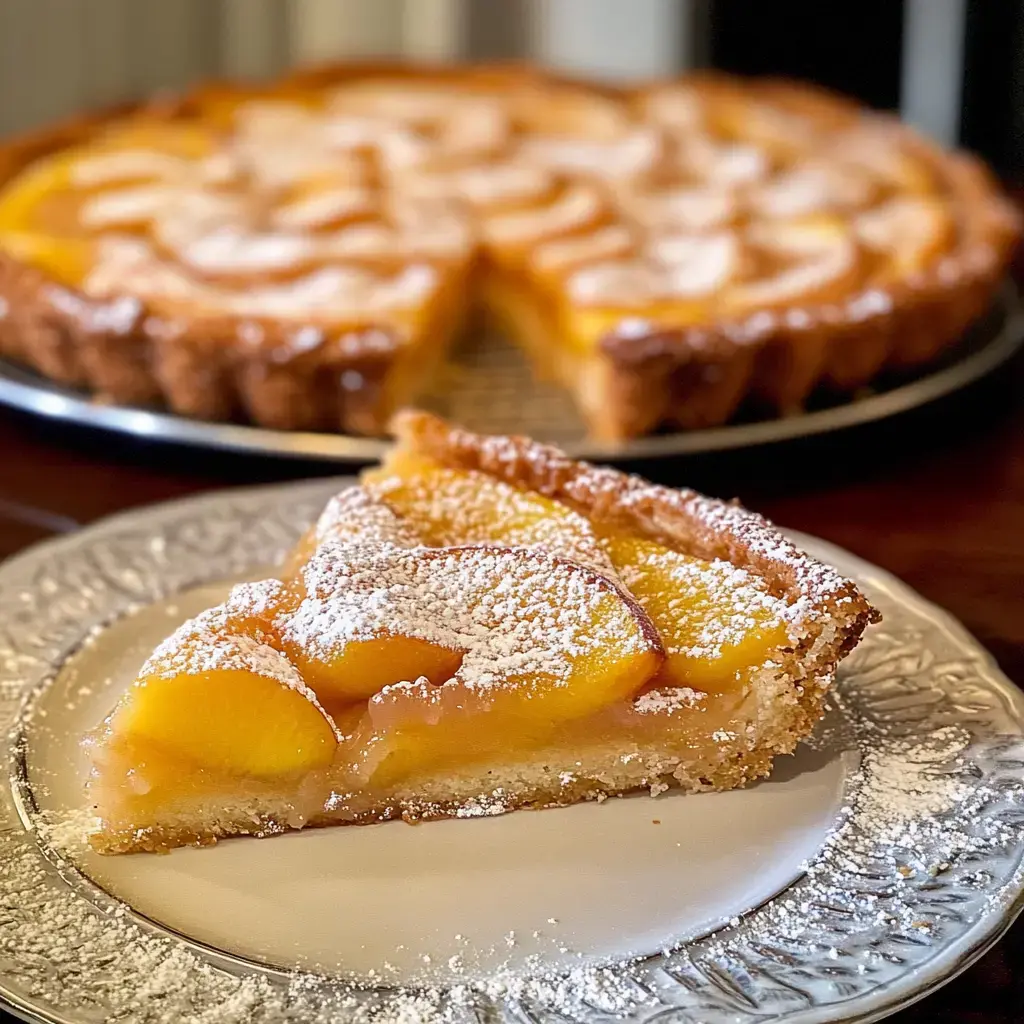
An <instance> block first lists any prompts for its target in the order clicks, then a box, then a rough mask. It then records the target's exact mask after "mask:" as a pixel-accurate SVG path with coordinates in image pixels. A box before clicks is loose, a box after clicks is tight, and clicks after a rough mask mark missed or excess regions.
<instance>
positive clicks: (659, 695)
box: [633, 686, 707, 715]
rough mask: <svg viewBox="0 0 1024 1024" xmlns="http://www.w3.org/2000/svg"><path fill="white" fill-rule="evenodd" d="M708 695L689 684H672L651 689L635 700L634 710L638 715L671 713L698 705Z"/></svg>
mask: <svg viewBox="0 0 1024 1024" xmlns="http://www.w3.org/2000/svg"><path fill="white" fill-rule="evenodd" d="M706 697H707V694H706V693H702V692H701V691H699V690H691V689H690V687H688V686H672V687H668V688H666V689H664V690H649V691H648V692H647V693H642V694H640V696H639V697H637V698H636V700H634V701H633V710H634V711H635V712H636V713H637V714H638V715H666V714H667V715H671V714H673V713H674V712H676V711H684V710H690V709H692V708H695V707H697V706H698V705H699V704H700V702H701V701H702V700H704V699H705V698H706Z"/></svg>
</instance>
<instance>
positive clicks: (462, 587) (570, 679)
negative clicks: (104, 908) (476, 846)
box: [84, 413, 878, 853]
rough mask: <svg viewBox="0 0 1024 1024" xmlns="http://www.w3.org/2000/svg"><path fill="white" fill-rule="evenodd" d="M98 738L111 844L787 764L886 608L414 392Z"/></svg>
mask: <svg viewBox="0 0 1024 1024" xmlns="http://www.w3.org/2000/svg"><path fill="white" fill-rule="evenodd" d="M395 429H396V432H397V437H398V443H397V445H396V447H395V448H394V449H393V451H392V453H391V455H390V456H389V457H388V458H387V459H386V460H385V462H384V464H383V465H382V466H381V467H379V468H377V469H374V470H371V471H368V472H367V473H366V474H365V475H364V476H363V478H362V481H361V482H360V484H359V485H358V486H353V487H351V488H348V489H346V490H343V491H342V492H341V493H340V494H338V495H337V496H336V497H334V498H333V499H332V500H331V501H330V502H329V503H328V505H327V507H326V509H325V510H324V512H323V514H322V515H321V517H320V519H319V521H318V522H317V523H316V524H315V525H314V526H313V527H311V528H310V530H309V532H308V533H307V535H306V536H305V537H303V538H302V540H301V541H300V542H299V543H298V545H297V546H296V548H295V550H294V551H293V552H292V554H291V556H290V557H289V559H288V560H287V562H286V563H285V565H284V566H283V567H282V569H281V571H280V573H279V575H278V577H276V578H273V579H266V580H262V581H259V582H253V583H245V584H242V585H239V586H236V587H235V588H234V589H233V590H232V591H231V593H230V596H229V597H228V598H227V600H226V601H225V602H224V603H223V604H221V605H218V606H217V607H215V608H211V609H209V610H208V611H205V612H203V613H202V614H200V615H199V616H198V617H196V618H194V619H192V620H191V621H189V622H186V623H185V624H184V625H183V626H182V627H181V628H180V629H178V630H177V631H176V632H175V633H174V634H173V635H172V636H170V637H169V638H168V639H167V640H166V641H164V642H163V643H162V644H161V645H160V646H159V647H158V648H157V649H156V650H155V651H154V652H153V653H152V655H151V656H150V657H149V658H148V660H147V661H146V662H145V664H144V665H143V666H142V667H141V669H140V671H139V674H138V678H137V679H136V680H135V682H134V684H133V685H132V686H130V687H129V689H128V690H127V691H126V692H125V693H124V695H123V696H122V697H121V698H120V700H119V701H118V703H117V705H116V706H115V707H114V709H113V710H112V712H111V713H110V715H109V716H108V717H107V719H106V720H105V721H104V722H103V723H102V725H101V726H100V727H99V728H98V729H97V730H96V731H95V732H93V733H91V734H90V735H89V736H87V737H86V739H85V740H84V742H85V744H86V747H87V749H88V753H89V756H90V758H91V761H92V765H93V768H92V774H91V777H90V780H89V784H88V788H89V795H90V802H91V803H92V804H93V806H94V808H95V812H96V814H97V815H98V818H99V821H100V826H99V829H98V831H97V832H96V833H95V834H94V836H93V838H92V842H93V844H94V846H95V847H96V849H98V850H100V851H101V852H104V853H123V852H129V851H142V850H149V851H160V850H166V849H168V848H171V847H175V846H182V845H187V844H197V845H199V844H206V843H212V842H214V841H216V840H217V839H219V838H221V837H226V836H232V835H254V836H267V835H271V834H274V833H279V832H282V831H285V830H288V829H299V828H303V827H310V826H323V825H349V824H360V823H366V822H380V821H385V820H388V819H392V818H404V819H405V820H407V821H418V820H421V819H429V818H444V817H472V816H477V815H493V814H500V813H503V812H505V811H511V810H515V809H517V808H541V807H553V806H558V805H565V804H572V803H575V802H578V801H581V800H595V799H596V800H601V799H604V798H605V797H608V796H612V795H619V794H624V793H629V792H632V791H634V790H649V791H650V792H651V794H652V795H657V794H658V793H660V792H662V791H664V790H666V789H669V788H673V787H674V788H678V789H682V790H686V791H700V790H721V789H730V788H733V787H736V786H742V785H744V784H746V783H748V782H750V781H751V780H753V779H757V778H759V777H761V776H764V775H767V774H768V773H769V772H770V770H771V766H772V761H773V759H774V758H775V756H776V755H778V754H783V753H789V752H791V751H792V750H793V749H794V747H795V746H796V744H797V743H798V742H799V741H800V740H801V738H803V737H805V736H806V735H807V734H808V733H809V731H810V730H811V729H812V727H813V726H814V724H815V723H816V722H817V720H818V719H819V718H820V716H821V714H822V712H823V706H824V700H825V698H826V695H827V693H828V689H829V686H830V684H831V682H832V679H833V675H834V673H835V670H836V666H837V664H838V663H839V661H840V660H841V659H842V658H843V657H844V656H845V655H846V654H848V653H849V652H850V650H851V649H852V648H853V647H855V646H856V644H857V643H858V641H859V639H860V637H861V634H862V632H863V630H864V629H865V627H866V626H867V625H868V624H869V623H870V622H872V621H873V620H875V619H876V618H877V617H878V616H877V613H876V612H875V610H874V609H873V608H872V607H871V605H870V604H869V603H868V602H867V601H866V600H865V598H864V597H863V596H862V594H861V593H860V592H859V591H858V589H857V588H856V586H855V585H854V584H853V583H851V582H850V581H849V580H846V579H843V578H842V577H841V576H839V575H838V574H837V573H836V572H835V571H833V570H832V569H830V568H828V567H827V566H825V565H822V564H821V563H819V562H816V561H815V560H814V559H812V558H810V557H809V556H808V555H805V554H803V553H802V552H800V551H799V550H798V549H797V548H796V547H794V546H793V544H791V543H790V542H789V541H788V540H786V539H785V538H783V537H782V536H781V535H780V534H779V533H777V532H776V531H775V530H774V529H773V528H772V527H771V526H770V525H769V524H768V523H767V522H765V521H764V520H763V519H761V518H759V517H758V516H755V515H753V514H751V513H749V512H746V511H744V510H743V509H741V508H740V507H738V506H736V505H730V504H724V503H722V502H719V501H714V500H711V499H708V498H704V497H702V496H700V495H698V494H695V493H693V492H689V491H677V490H671V489H668V488H664V487H658V486H655V485H653V484H650V483H648V482H646V481H644V480H642V479H640V478H638V477H634V476H627V475H625V474H622V473H619V472H615V471H613V470H610V469H599V468H595V467H593V466H590V465H587V464H586V463H578V462H573V461H571V460H569V459H568V458H566V457H565V456H564V455H563V454H562V453H560V452H559V451H557V450H555V449H553V448H548V447H545V446H542V445H539V444H536V443H534V442H532V441H529V440H525V439H522V438H509V437H483V436H480V435H476V434H471V433H468V432H465V431H461V430H455V429H452V428H451V427H449V426H448V425H447V424H446V423H444V422H443V421H441V420H438V419H436V418H434V417H432V416H429V415H427V414H423V413H405V414H402V415H401V416H400V417H399V418H398V419H397V422H396V425H395Z"/></svg>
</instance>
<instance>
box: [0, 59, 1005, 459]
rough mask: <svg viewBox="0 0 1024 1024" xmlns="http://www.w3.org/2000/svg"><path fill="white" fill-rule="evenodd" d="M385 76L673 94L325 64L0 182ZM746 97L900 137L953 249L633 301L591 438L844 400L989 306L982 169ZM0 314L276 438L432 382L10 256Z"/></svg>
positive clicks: (86, 121) (841, 110) (109, 370)
mask: <svg viewBox="0 0 1024 1024" xmlns="http://www.w3.org/2000/svg"><path fill="white" fill-rule="evenodd" d="M382 73H384V74H386V75H387V76H388V77H389V78H397V79H402V78H403V77H405V78H408V79H409V80H410V81H417V82H420V81H428V82H429V81H445V82H451V81H453V80H454V81H457V82H459V81H464V82H466V84H467V87H469V86H471V85H472V84H473V83H474V82H475V83H483V84H486V85H487V87H489V88H493V87H494V86H495V85H496V84H497V85H498V86H500V87H505V86H506V85H507V87H508V88H509V89H515V88H524V87H528V88H532V89H537V90H540V91H541V92H542V93H543V90H545V89H556V88H569V89H579V90H581V91H582V93H584V94H585V95H587V96H592V97H606V98H612V99H615V100H616V101H621V102H623V103H624V104H627V105H634V106H635V105H636V104H638V103H641V102H643V101H644V100H645V98H649V97H651V96H656V95H657V94H658V91H659V90H671V89H672V88H675V87H676V86H678V85H679V84H680V83H662V84H659V85H652V86H649V87H647V88H646V89H644V90H640V91H638V92H634V93H625V92H617V91H614V90H611V89H599V88H597V87H593V86H585V85H580V84H578V83H568V82H566V81H564V80H561V79H557V78H554V77H552V76H546V75H542V74H540V73H539V72H536V71H532V70H529V69H523V68H500V67H495V68H487V67H479V68H466V69H457V70H455V71H447V72H446V71H443V70H439V69H421V68H414V67H405V66H401V65H399V66H388V65H351V66H345V67H336V68H327V69H319V70H316V71H312V72H304V73H300V74H298V75H295V76H292V77H290V78H288V79H285V80H283V81H282V82H281V83H278V84H277V85H276V86H272V87H269V88H267V89H263V90H258V89H252V90H248V91H247V90H244V89H240V88H239V87H233V86H230V85H224V84H214V85H209V86H204V87H201V88H200V89H197V90H196V91H195V92H194V93H192V94H189V95H186V96H184V97H183V98H181V99H178V100H174V101H166V100H162V101H160V102H159V103H153V104H149V105H144V106H140V107H135V108H128V109H127V110H126V109H125V108H120V109H118V110H116V111H111V112H108V113H104V114H99V115H96V116H92V117H84V118H79V119H77V120H75V121H71V122H68V123H67V124H65V125H63V126H60V127H57V128H53V129H50V130H47V131H43V132H40V133H37V134H34V135H32V136H29V137H25V138H22V139H18V140H15V141H13V142H10V143H8V144H7V145H5V146H4V147H2V148H0V187H2V184H3V183H4V182H7V181H9V180H10V179H11V178H12V177H13V176H14V175H16V174H17V173H18V171H20V170H21V169H22V168H24V167H25V166H27V165H28V164H29V163H30V162H32V161H33V160H35V159H36V158H38V157H40V156H43V155H46V154H50V153H54V152H56V151H59V150H61V149H63V148H66V147H69V146H72V145H75V144H79V143H82V142H87V141H88V140H89V139H91V138H93V137H94V136H95V135H96V134H97V133H98V132H100V131H102V130H103V129H105V128H107V127H109V126H110V125H112V124H115V123H116V122H117V120H118V119H119V118H123V117H125V115H126V114H128V113H130V114H132V115H135V114H139V113H144V114H145V115H146V116H152V117H157V118H168V119H187V118H188V117H189V116H190V114H191V113H192V112H194V111H195V110H196V109H198V108H199V107H200V106H201V105H202V104H203V103H204V102H205V101H206V100H207V99H208V98H210V97H211V96H212V97H216V96H217V95H220V94H226V95H243V96H254V97H259V96H270V97H273V96H274V95H276V94H280V95H286V94H287V92H288V91H289V90H292V89H304V88H328V87H330V86H335V85H341V84H344V83H347V82H352V81H357V80H358V79H359V78H361V77H366V76H370V75H375V74H382ZM684 81H685V84H686V87H687V88H690V89H695V90H697V91H698V92H700V91H703V92H705V93H708V94H713V93H714V91H715V90H716V89H721V88H723V87H733V86H735V85H736V83H735V82H733V80H730V79H726V78H723V77H720V76H714V75H700V76H694V77H692V78H690V79H687V80H684ZM741 88H742V87H741ZM756 97H757V99H758V100H761V101H764V102H766V103H769V104H774V105H775V108H773V109H779V110H783V111H785V110H801V109H806V110H808V111H813V112H815V116H819V115H820V116H822V117H825V118H836V119H842V118H846V119H858V118H860V119H862V120H863V121H864V123H865V124H868V122H869V121H870V124H871V125H877V126H878V130H879V131H880V132H884V133H889V134H890V135H891V136H893V137H895V138H898V140H899V143H900V145H901V146H903V147H907V149H908V151H909V152H912V153H913V156H914V159H915V160H916V161H917V162H918V163H919V164H920V166H921V167H923V168H927V169H928V171H929V173H931V174H932V175H934V177H935V180H936V181H937V183H938V188H939V190H940V194H941V197H942V201H943V202H944V203H945V204H946V206H947V207H948V210H949V211H950V212H951V213H952V215H953V216H954V218H955V221H956V237H955V240H954V241H953V242H952V244H950V245H947V246H945V247H944V251H943V252H942V253H941V254H940V255H938V256H937V257H936V258H935V259H934V260H931V261H930V262H929V263H927V265H925V266H923V267H916V268H914V269H912V270H910V271H908V272H906V273H898V274H896V275H895V276H890V277H889V278H888V279H886V280H884V281H882V282H881V283H871V282H870V280H869V281H868V282H867V283H866V284H857V285H856V286H854V287H851V288H848V289H846V290H841V293H840V294H837V295H831V296H829V297H827V298H819V299H812V300H809V301H802V300H800V299H791V300H789V301H786V302H781V303H774V304H769V305H766V306H763V307H760V308H753V309H749V310H747V311H746V312H745V313H743V314H742V315H736V316H715V317H713V318H711V319H709V320H706V321H702V322H699V323H695V324H693V325H690V326H687V327H678V328H674V327H671V326H664V325H658V324H657V323H655V322H654V320H653V318H652V320H651V321H648V320H646V319H645V317H644V310H643V309H642V308H638V310H637V316H635V317H634V316H624V317H623V318H622V320H621V322H620V324H619V326H618V327H613V328H612V329H610V330H609V331H608V332H607V333H606V334H605V335H604V336H603V338H602V339H601V340H600V342H599V344H598V345H597V348H596V350H595V351H594V352H592V353H589V354H588V356H587V357H586V358H585V359H580V360H578V361H577V362H576V363H575V364H572V365H570V367H569V369H568V371H567V374H566V376H567V377H568V378H569V379H567V381H566V383H567V384H569V386H570V387H571V388H572V389H573V390H575V391H577V397H578V398H579V399H580V404H581V405H582V406H583V407H584V410H585V413H586V415H587V417H588V419H589V421H590V425H591V429H592V431H593V433H594V434H595V435H597V436H601V437H604V438H607V439H612V440H616V439H622V438H627V437H631V436H637V435H641V434H644V433H649V432H650V431H652V430H655V429H658V428H663V427H683V428H699V427H708V426H714V425H718V424H721V423H724V422H726V421H727V420H728V419H729V418H730V417H731V416H732V415H733V414H734V413H735V411H736V409H737V408H738V406H739V405H740V404H741V403H743V402H744V401H745V400H747V399H748V398H754V399H756V400H759V401H761V402H764V403H766V404H767V405H768V406H770V407H772V408H774V409H777V410H780V411H783V412H785V411H788V410H792V409H795V408H798V407H799V406H800V405H801V404H802V403H803V402H804V401H805V399H806V398H807V396H808V395H809V394H810V393H811V392H812V391H813V390H814V389H815V388H816V387H818V386H820V385H825V386H828V387H832V388H835V389H839V390H841V391H851V390H855V389H856V388H858V387H861V386H863V385H865V384H867V383H868V382H869V381H870V380H871V379H873V378H874V377H875V376H876V375H877V374H878V373H879V372H880V371H882V370H884V369H906V368H912V367H916V366H921V365H924V364H927V363H928V362H930V361H932V360H933V359H935V358H936V357H937V356H938V355H939V354H940V353H941V352H942V351H943V350H944V349H945V348H947V347H948V346H949V345H950V344H952V343H953V342H954V341H955V340H956V339H957V338H958V337H959V336H960V335H961V334H962V332H963V330H964V329H965V328H966V327H967V326H968V325H969V324H970V323H971V322H972V321H973V320H974V319H976V318H977V317H978V316H979V315H980V314H981V313H982V312H983V311H984V310H985V308H986V307H987V306H988V305H989V303H990V302H991V300H992V298H993V295H994V292H995V290H996V289H997V287H998V286H999V284H1000V281H1001V278H1002V275H1003V274H1004V272H1005V268H1006V265H1007V263H1008V261H1009V259H1010V256H1011V252H1012V249H1013V246H1014V244H1015V242H1016V240H1017V237H1018V220H1017V216H1016V214H1015V212H1014V211H1013V209H1012V207H1011V206H1010V204H1009V203H1008V201H1006V200H1005V199H1004V198H1003V197H1002V196H1001V195H1000V194H999V191H998V188H997V186H996V185H995V183H994V181H993V180H992V179H991V176H990V175H989V173H988V172H987V170H986V169H985V168H984V166H983V165H982V164H981V163H980V162H979V161H978V160H976V159H974V158H973V157H971V156H969V155H966V154H962V153H952V152H946V151H943V150H941V149H939V148H938V147H935V146H932V145H930V144H929V143H927V142H925V141H924V140H923V139H920V138H919V137H917V136H916V135H914V134H913V133H912V132H911V131H910V130H909V129H907V128H904V127H903V126H899V125H897V124H896V123H895V122H892V121H891V119H888V118H885V117H882V116H880V115H864V114H863V112H862V111H860V110H859V108H857V107H856V106H855V105H853V104H851V103H849V102H847V101H845V100H842V99H840V98H837V97H833V96H830V95H828V94H825V93H822V92H820V91H818V90H817V89H814V88H812V87H809V86H805V85H792V84H787V83H778V82H776V83H759V84H758V87H757V91H756ZM858 123H860V122H859V121H858ZM869 130H874V129H873V128H870V127H869ZM883 144H884V143H883ZM0 304H2V306H0V308H2V314H3V315H2V316H0V353H2V354H3V355H5V356H7V357H8V358H11V359H14V360H17V361H20V362H23V363H26V364H28V365H29V366H31V367H33V368H34V369H36V370H37V371H38V372H40V373H41V374H43V375H45V376H47V377H49V378H51V379H53V380H56V381H59V382H61V383H65V384H70V385H75V386H80V387H84V388H87V389H89V390H91V391H92V392H94V393H95V394H96V396H97V398H98V400H101V401H109V402H114V403H119V404H132V405H151V404H166V405H168V406H169V407H170V408H171V409H172V410H174V411H175V412H178V413H181V414H184V415H188V416H194V417H198V418H203V419H211V420H224V419H231V418H237V417H243V418H245V419H248V420H249V421H251V422H254V423H256V424H259V425H263V426H268V427H274V428H279V429H312V430H328V431H331V430H338V431H343V432H351V433H362V434H379V433H381V432H382V431H383V429H384V427H385V424H386V421H387V418H388V417H389V415H390V414H391V412H392V411H393V407H394V406H395V404H396V402H397V403H399V404H400V403H401V402H402V401H404V400H408V399H409V398H410V397H412V394H411V393H412V390H413V389H414V388H415V384H416V380H417V379H418V378H419V377H422V376H424V375H425V372H426V371H425V370H424V371H423V372H419V370H418V369H417V370H415V371H414V372H413V373H412V374H410V377H411V380H410V381H409V382H407V386H406V387H405V388H403V389H401V390H400V391H399V392H398V393H390V392H389V388H388V382H389V379H391V378H392V377H393V376H394V374H395V372H396V368H397V366H398V363H399V362H400V359H401V357H402V355H403V344H402V342H401V339H400V338H399V337H398V336H397V335H396V331H395V328H394V325H393V324H390V323H389V322H387V319H386V318H384V319H375V318H373V317H368V318H367V322H366V323H365V324H364V325H362V326H357V327H354V328H352V329H351V330H346V331H345V332H344V333H343V334H341V335H340V336H331V335H330V334H329V332H320V333H319V334H317V332H316V330H315V329H313V328H311V327H310V326H309V325H305V326H303V325H302V324H298V323H296V322H294V321H292V322H291V323H290V324H289V323H288V322H286V321H284V320H278V321H274V320H273V319H266V318H262V319H260V320H256V319H253V318H247V317H243V316H219V317H212V318H211V317H203V318H196V319H189V318H187V317H177V316H176V317H167V316H164V317H161V316H157V315H155V314H154V313H153V312H152V311H150V310H149V309H147V305H146V303H145V302H143V301H141V300H140V299H139V298H137V297H135V296H133V295H132V294H131V290H130V287H129V286H127V285H126V287H125V291H124V293H123V294H121V295H117V296H115V297H113V298H104V299H98V298H95V297H90V296H87V295H86V294H84V293H83V292H80V291H78V290H76V289H75V288H72V287H70V286H67V285H64V284H61V283H59V282H58V281H57V280H55V279H53V278H52V277H50V276H49V275H48V274H47V273H45V272H44V271H42V270H40V269H39V268H37V267H35V266H32V265H30V264H28V263H26V262H23V261H21V260H19V259H17V258H16V257H15V256H14V255H12V254H10V253H0ZM437 333H438V334H440V333H442V328H441V327H440V326H439V329H438V332H437ZM439 347H440V346H439ZM441 354H442V353H441V352H440V351H438V352H437V353H435V355H436V356H438V357H439V356H440V355H441ZM405 392H408V393H405Z"/></svg>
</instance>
